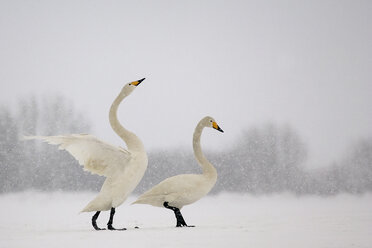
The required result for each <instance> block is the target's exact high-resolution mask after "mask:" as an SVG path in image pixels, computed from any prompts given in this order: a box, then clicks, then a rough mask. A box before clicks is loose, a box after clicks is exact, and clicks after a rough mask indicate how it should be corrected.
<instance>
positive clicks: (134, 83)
mask: <svg viewBox="0 0 372 248" xmlns="http://www.w3.org/2000/svg"><path fill="white" fill-rule="evenodd" d="M145 79H146V78H142V79H140V80H137V81H134V82H132V83H130V84H131V85H134V86H138V85H139V84H140V83H142V81H143V80H145Z"/></svg>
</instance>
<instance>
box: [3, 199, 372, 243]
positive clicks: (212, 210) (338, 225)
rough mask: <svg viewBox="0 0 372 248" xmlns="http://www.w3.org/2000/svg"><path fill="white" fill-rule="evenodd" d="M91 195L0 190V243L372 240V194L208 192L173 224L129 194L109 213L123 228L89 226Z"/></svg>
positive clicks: (103, 219) (163, 211)
mask: <svg viewBox="0 0 372 248" xmlns="http://www.w3.org/2000/svg"><path fill="white" fill-rule="evenodd" d="M94 195H95V194H94V193H64V192H56V193H38V192H25V193H17V194H6V195H0V210H1V211H0V247H90V248H92V247H110V248H114V247H162V248H164V247H188V248H190V247H255V248H260V247H286V248H287V247H296V248H299V247H301V248H303V247H311V248H319V247H327V248H328V247H335V248H340V247H366V248H367V247H372V195H364V196H351V195H341V196H336V197H330V198H322V197H301V198H297V197H294V196H290V195H273V196H261V197H253V196H249V195H237V194H221V195H218V196H208V197H205V198H204V199H202V200H200V201H199V202H197V203H195V204H193V205H190V206H186V207H185V208H184V209H183V211H182V213H183V215H184V217H185V220H186V222H187V223H188V224H190V225H196V227H193V228H175V227H174V225H175V218H174V215H173V212H171V211H170V210H167V209H162V208H155V207H151V206H146V205H130V204H129V203H130V202H132V201H133V200H134V199H135V198H134V197H132V198H130V199H129V200H128V201H126V203H125V204H124V205H122V206H120V207H119V208H117V212H116V216H115V217H116V218H115V220H114V226H115V227H118V228H119V227H124V226H125V227H127V228H128V230H127V231H95V230H93V228H92V227H91V224H90V220H91V216H92V214H91V213H82V214H79V211H80V210H81V209H82V208H83V207H84V206H85V204H86V203H87V202H88V201H89V200H90V199H92V198H93V197H94ZM108 217H109V216H108V213H107V212H104V213H102V214H101V216H100V217H99V219H98V224H99V225H100V226H101V227H106V223H107V221H108ZM134 226H140V229H134V228H133V227H134Z"/></svg>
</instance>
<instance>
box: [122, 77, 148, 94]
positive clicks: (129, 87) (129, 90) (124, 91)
mask: <svg viewBox="0 0 372 248" xmlns="http://www.w3.org/2000/svg"><path fill="white" fill-rule="evenodd" d="M143 80H145V78H142V79H140V80H137V81H133V82H130V83H127V84H126V85H124V87H123V89H122V90H121V93H122V94H124V95H129V94H130V93H132V91H133V90H134V89H135V88H136V87H137V86H138V85H140V83H142V81H143Z"/></svg>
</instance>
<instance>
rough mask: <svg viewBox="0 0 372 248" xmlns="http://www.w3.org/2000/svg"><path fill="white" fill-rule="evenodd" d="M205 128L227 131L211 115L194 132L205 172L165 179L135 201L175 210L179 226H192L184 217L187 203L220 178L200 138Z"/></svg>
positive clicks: (198, 197) (194, 200) (195, 144)
mask: <svg viewBox="0 0 372 248" xmlns="http://www.w3.org/2000/svg"><path fill="white" fill-rule="evenodd" d="M204 127H211V128H214V129H216V130H218V131H220V132H223V130H222V129H221V128H220V127H219V126H218V125H217V123H216V121H215V120H214V119H213V118H212V117H209V116H206V117H204V118H203V119H202V120H200V122H199V123H198V125H197V126H196V128H195V131H194V135H193V149H194V155H195V158H196V160H197V161H198V163H199V165H200V166H201V167H202V169H203V173H202V174H182V175H177V176H173V177H170V178H167V179H165V180H164V181H162V182H160V183H159V184H157V185H155V186H154V187H153V188H151V189H150V190H148V191H146V192H145V193H144V194H142V195H141V196H139V198H138V199H137V200H136V201H135V202H133V203H132V204H149V205H152V206H156V207H165V208H168V209H171V210H173V211H174V213H175V216H176V219H177V224H176V226H177V227H181V226H188V225H187V224H186V222H185V220H184V219H183V216H182V214H181V211H180V210H181V209H182V207H183V206H185V205H188V204H191V203H194V202H196V201H197V200H199V199H201V198H202V197H203V196H205V195H206V194H207V193H208V192H209V191H210V190H211V189H212V188H213V186H214V185H215V183H216V181H217V171H216V169H215V168H214V166H213V165H212V164H211V163H210V162H209V161H208V160H207V159H206V157H205V156H204V154H203V152H202V150H201V145H200V137H201V134H202V131H203V129H204Z"/></svg>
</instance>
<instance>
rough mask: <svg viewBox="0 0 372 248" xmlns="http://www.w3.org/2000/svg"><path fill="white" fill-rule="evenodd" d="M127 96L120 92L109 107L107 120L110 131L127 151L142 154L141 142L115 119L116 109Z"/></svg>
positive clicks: (143, 149)
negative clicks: (121, 140)
mask: <svg viewBox="0 0 372 248" xmlns="http://www.w3.org/2000/svg"><path fill="white" fill-rule="evenodd" d="M127 96H128V94H125V93H123V92H121V93H120V94H119V95H118V96H117V97H116V99H115V100H114V102H113V103H112V105H111V108H110V113H109V120H110V124H111V127H112V129H113V130H114V131H115V132H116V133H117V135H119V136H120V138H122V139H123V140H124V142H125V144H126V145H127V147H128V150H129V151H135V152H144V151H145V148H144V146H143V144H142V142H141V140H140V139H139V138H138V137H137V136H136V135H135V134H134V133H132V132H130V131H128V130H127V129H125V128H124V127H123V126H122V125H121V124H120V122H119V120H118V117H117V112H118V107H119V105H120V103H121V102H122V101H123V99H124V98H125V97H127Z"/></svg>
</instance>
